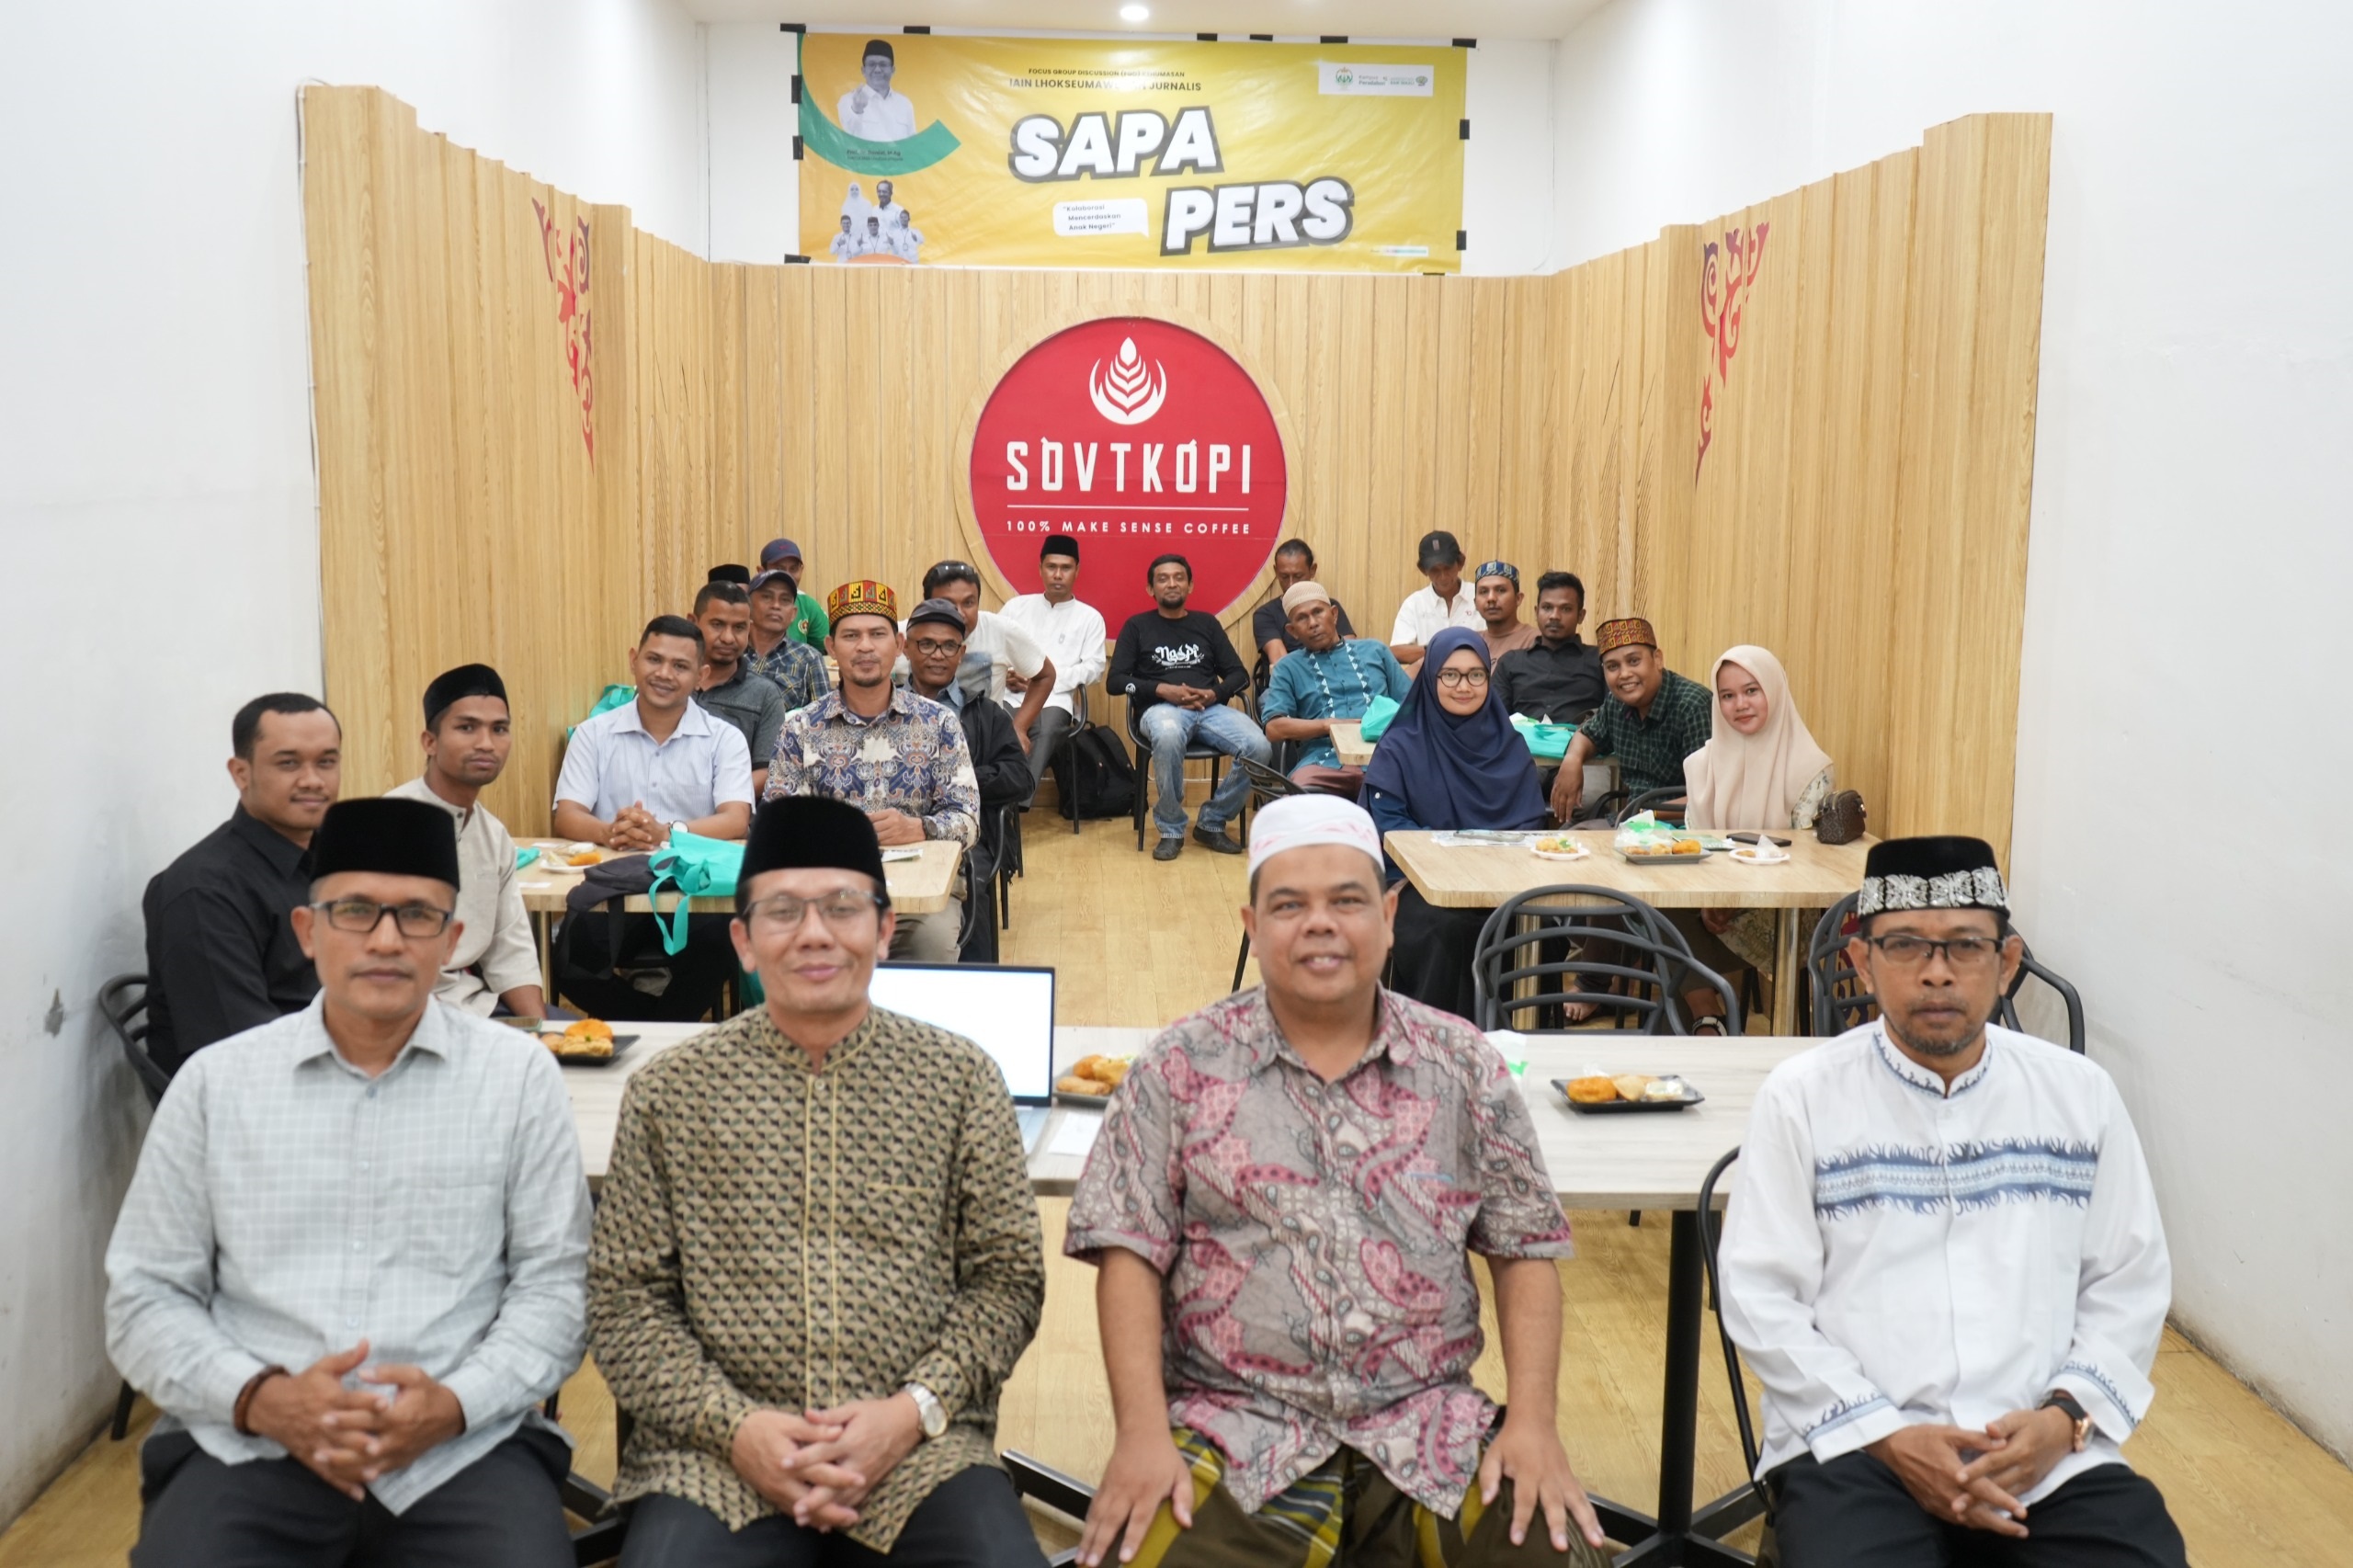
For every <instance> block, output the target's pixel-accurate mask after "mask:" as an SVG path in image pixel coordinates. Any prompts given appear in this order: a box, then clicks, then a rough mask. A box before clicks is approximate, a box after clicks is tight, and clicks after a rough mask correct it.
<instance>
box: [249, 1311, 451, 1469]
mask: <svg viewBox="0 0 2353 1568" xmlns="http://www.w3.org/2000/svg"><path fill="white" fill-rule="evenodd" d="M367 1359H368V1342H367V1341H366V1340H364V1339H363V1340H361V1341H360V1342H359V1343H358V1344H357V1345H355V1346H352V1347H351V1348H350V1349H348V1350H338V1351H335V1352H334V1353H333V1354H331V1355H327V1356H323V1357H321V1358H319V1359H318V1360H316V1361H314V1362H313V1363H312V1364H311V1365H310V1366H308V1367H306V1368H304V1369H302V1370H301V1371H300V1372H288V1373H285V1374H283V1375H281V1376H278V1377H273V1378H270V1379H268V1380H267V1381H265V1382H263V1384H262V1385H261V1387H259V1388H257V1389H256V1390H255V1391H254V1397H253V1403H252V1404H251V1405H249V1406H248V1407H247V1409H246V1411H245V1425H246V1426H249V1427H250V1428H252V1430H253V1431H254V1433H255V1434H256V1436H259V1437H267V1438H269V1439H270V1440H271V1441H272V1442H275V1443H277V1444H278V1445H279V1446H280V1447H282V1448H283V1449H285V1450H286V1451H287V1453H288V1454H289V1455H290V1456H291V1457H292V1458H294V1459H295V1460H299V1461H301V1463H302V1464H303V1465H305V1466H307V1467H308V1468H309V1469H310V1471H312V1472H313V1474H315V1475H317V1476H318V1477H319V1479H321V1480H322V1481H324V1482H325V1483H327V1484H328V1485H330V1486H332V1487H334V1488H335V1490H336V1491H338V1492H340V1493H342V1494H344V1495H345V1496H347V1497H349V1498H351V1499H353V1500H354V1501H357V1500H358V1499H360V1498H362V1497H365V1496H366V1495H367V1494H368V1485H369V1483H370V1482H373V1481H374V1480H376V1479H377V1478H378V1477H379V1476H382V1475H388V1474H390V1473H391V1472H392V1471H396V1470H400V1469H402V1468H404V1467H405V1466H407V1465H410V1464H413V1463H415V1461H416V1460H417V1458H418V1457H419V1456H420V1455H422V1454H424V1453H425V1451H426V1449H430V1448H432V1447H433V1446H434V1445H435V1444H437V1443H446V1442H448V1441H449V1439H450V1438H452V1437H456V1436H457V1435H458V1434H459V1433H460V1432H463V1431H464V1430H465V1429H466V1413H465V1409H464V1407H463V1406H462V1405H460V1403H458V1396H457V1395H456V1394H454V1393H451V1392H449V1388H448V1387H447V1386H446V1385H444V1384H442V1383H440V1382H438V1381H436V1380H435V1379H434V1378H433V1377H432V1376H430V1375H429V1374H428V1373H426V1370H425V1369H424V1368H422V1367H411V1366H404V1365H389V1366H375V1367H369V1366H362V1365H361V1363H362V1362H364V1361H366V1360H367ZM355 1371H356V1372H358V1375H359V1381H360V1382H361V1383H363V1384H369V1383H372V1384H376V1385H378V1386H377V1387H374V1388H367V1387H361V1388H350V1387H347V1386H346V1385H345V1383H344V1381H343V1380H344V1379H345V1377H347V1375H349V1374H351V1373H352V1372H355Z"/></svg>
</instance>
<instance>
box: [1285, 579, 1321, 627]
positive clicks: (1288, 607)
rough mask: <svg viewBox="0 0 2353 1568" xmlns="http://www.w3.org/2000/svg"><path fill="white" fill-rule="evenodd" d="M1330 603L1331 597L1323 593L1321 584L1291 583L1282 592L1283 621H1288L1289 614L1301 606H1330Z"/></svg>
mask: <svg viewBox="0 0 2353 1568" xmlns="http://www.w3.org/2000/svg"><path fill="white" fill-rule="evenodd" d="M1331 602H1332V596H1331V595H1329V594H1327V593H1325V592H1324V585H1323V584H1321V583H1293V584H1292V585H1290V587H1288V588H1285V589H1284V590H1283V615H1284V617H1285V619H1289V617H1290V612H1291V611H1293V610H1295V609H1297V608H1299V607H1300V606H1302V605H1303V604H1330V603H1331Z"/></svg>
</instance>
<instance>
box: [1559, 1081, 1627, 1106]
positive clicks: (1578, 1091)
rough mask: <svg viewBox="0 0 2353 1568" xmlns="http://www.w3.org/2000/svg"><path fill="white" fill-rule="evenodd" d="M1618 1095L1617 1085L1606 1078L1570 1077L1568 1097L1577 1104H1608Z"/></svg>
mask: <svg viewBox="0 0 2353 1568" xmlns="http://www.w3.org/2000/svg"><path fill="white" fill-rule="evenodd" d="M1617 1097H1618V1085H1616V1084H1614V1083H1611V1082H1610V1081H1609V1080H1608V1079H1607V1078H1572V1079H1570V1080H1569V1098H1571V1099H1573V1100H1574V1101H1576V1103H1577V1104H1579V1105H1608V1103H1609V1102H1610V1101H1611V1100H1614V1099H1616V1098H1617Z"/></svg>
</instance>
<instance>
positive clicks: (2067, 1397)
mask: <svg viewBox="0 0 2353 1568" xmlns="http://www.w3.org/2000/svg"><path fill="white" fill-rule="evenodd" d="M2035 1408H2037V1409H2038V1410H2056V1411H2058V1412H2059V1413H2060V1414H2061V1415H2064V1416H2065V1417H2066V1418H2067V1419H2068V1420H2069V1421H2071V1422H2073V1423H2074V1424H2075V1452H2076V1453H2079V1454H2080V1453H2082V1452H2083V1451H2084V1449H2085V1448H2086V1446H2088V1445H2089V1444H2090V1442H2091V1440H2092V1418H2091V1413H2090V1412H2088V1411H2086V1409H2085V1408H2084V1406H2083V1403H2082V1402H2081V1401H2079V1400H2078V1399H2076V1398H2075V1395H2074V1394H2071V1393H2069V1392H2067V1391H2066V1390H2065V1389H2052V1391H2051V1392H2049V1393H2047V1394H2044V1395H2043V1396H2042V1403H2040V1405H2037V1406H2036V1407H2035Z"/></svg>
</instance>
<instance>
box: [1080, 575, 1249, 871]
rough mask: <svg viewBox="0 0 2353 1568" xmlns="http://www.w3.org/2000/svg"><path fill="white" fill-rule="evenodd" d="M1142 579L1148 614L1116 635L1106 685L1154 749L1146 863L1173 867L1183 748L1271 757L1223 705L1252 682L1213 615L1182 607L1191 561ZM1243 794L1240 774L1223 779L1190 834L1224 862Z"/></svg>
mask: <svg viewBox="0 0 2353 1568" xmlns="http://www.w3.org/2000/svg"><path fill="white" fill-rule="evenodd" d="M1147 580H1148V581H1149V582H1150V583H1151V585H1152V597H1153V600H1154V604H1153V608H1151V609H1149V610H1146V611H1144V612H1143V613H1142V614H1141V615H1132V616H1130V617H1129V618H1128V623H1127V624H1126V625H1125V626H1123V627H1121V628H1120V641H1119V643H1118V645H1117V646H1116V647H1115V648H1114V649H1113V650H1112V653H1111V673H1110V677H1109V680H1108V685H1109V687H1110V688H1111V689H1112V690H1113V691H1116V692H1120V693H1121V694H1123V695H1124V696H1125V697H1126V698H1127V699H1128V702H1129V705H1130V706H1131V708H1132V709H1133V710H1134V711H1135V714H1136V729H1137V731H1138V732H1139V733H1142V736H1143V738H1144V742H1145V744H1148V745H1150V746H1151V747H1152V775H1153V778H1152V784H1153V791H1152V792H1153V802H1152V816H1153V821H1154V823H1155V824H1158V826H1159V828H1160V842H1159V843H1158V844H1157V845H1155V846H1154V848H1153V851H1152V858H1154V859H1155V860H1174V859H1175V858H1176V857H1177V856H1178V855H1179V854H1181V853H1182V852H1183V851H1184V848H1185V748H1186V747H1187V746H1188V745H1191V744H1193V743H1194V742H1196V741H1204V742H1207V743H1208V744H1210V745H1212V746H1214V747H1216V748H1217V749H1218V750H1219V751H1222V752H1223V753H1225V754H1226V755H1227V756H1238V757H1248V758H1249V759H1250V760H1251V761H1253V762H1265V761H1267V759H1268V758H1270V757H1271V756H1274V752H1273V750H1272V748H1270V747H1269V746H1268V745H1267V737H1266V736H1265V735H1264V734H1263V733H1260V731H1259V729H1258V726H1257V725H1256V724H1255V723H1253V722H1251V720H1250V716H1249V715H1248V714H1246V713H1243V712H1239V711H1237V710H1234V709H1232V708H1228V707H1226V706H1225V704H1226V703H1227V702H1228V701H1229V700H1230V699H1233V698H1234V697H1236V696H1238V695H1240V693H1241V691H1242V688H1243V687H1245V686H1247V685H1248V684H1249V681H1250V672H1249V670H1248V669H1246V668H1245V666H1244V665H1243V663H1242V655H1240V654H1239V653H1235V652H1234V651H1233V643H1232V642H1228V641H1227V640H1226V635H1225V629H1224V628H1223V627H1222V626H1220V625H1219V624H1218V623H1217V617H1215V616H1213V615H1210V614H1207V613H1205V612H1203V611H1200V610H1188V609H1187V608H1185V601H1186V599H1187V598H1188V597H1190V596H1191V594H1192V592H1193V567H1192V563H1191V562H1188V561H1187V560H1186V559H1185V558H1184V557H1183V556H1181V555H1164V556H1161V557H1159V558H1158V559H1157V560H1155V561H1154V562H1153V563H1152V566H1151V568H1150V570H1149V572H1148V573H1147ZM1249 794H1250V780H1249V779H1248V778H1246V777H1245V776H1244V774H1243V772H1242V770H1241V769H1240V768H1238V767H1237V768H1235V769H1233V771H1232V772H1230V773H1228V774H1227V775H1226V776H1225V779H1224V781H1223V782H1222V783H1221V784H1220V785H1219V786H1218V788H1217V791H1216V792H1215V793H1214V794H1212V795H1211V796H1210V798H1209V800H1208V801H1207V802H1206V803H1204V804H1203V805H1202V807H1201V820H1200V821H1199V823H1197V824H1194V827H1193V836H1194V837H1195V838H1197V839H1199V841H1200V842H1201V843H1203V844H1205V845H1207V846H1209V847H1210V848H1211V849H1214V850H1216V851H1217V852H1218V853H1219V854H1221V855H1239V854H1241V853H1242V846H1241V845H1240V844H1237V843H1236V842H1234V840H1233V839H1232V838H1231V837H1228V836H1227V835H1226V832H1225V824H1227V823H1228V822H1230V821H1232V820H1233V818H1234V817H1235V816H1236V815H1238V814H1239V813H1240V812H1241V810H1242V802H1243V801H1245V800H1247V799H1248V798H1249Z"/></svg>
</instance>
